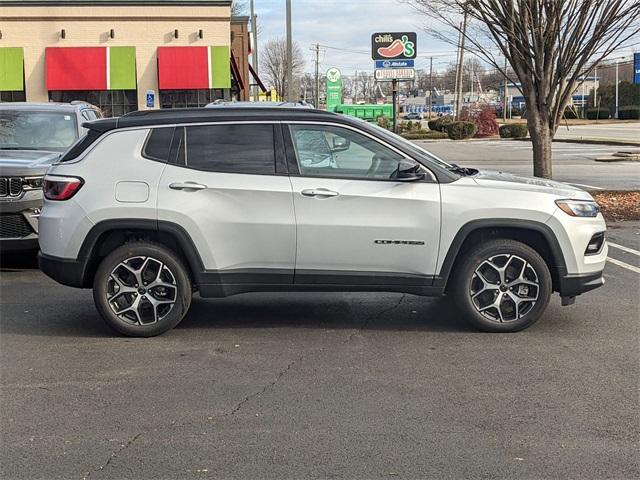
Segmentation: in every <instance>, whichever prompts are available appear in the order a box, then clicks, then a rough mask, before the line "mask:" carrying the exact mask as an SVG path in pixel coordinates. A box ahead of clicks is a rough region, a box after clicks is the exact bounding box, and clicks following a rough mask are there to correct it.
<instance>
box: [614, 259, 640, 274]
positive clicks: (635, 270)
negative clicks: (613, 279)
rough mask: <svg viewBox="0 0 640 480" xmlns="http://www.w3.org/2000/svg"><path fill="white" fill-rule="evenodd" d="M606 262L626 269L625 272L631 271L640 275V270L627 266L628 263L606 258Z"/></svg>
mask: <svg viewBox="0 0 640 480" xmlns="http://www.w3.org/2000/svg"><path fill="white" fill-rule="evenodd" d="M607 262H609V263H613V264H614V265H618V266H619V267H622V268H626V269H627V270H631V271H632V272H636V273H640V268H638V267H634V266H633V265H629V264H628V263H624V262H621V261H620V260H616V259H615V258H611V257H607Z"/></svg>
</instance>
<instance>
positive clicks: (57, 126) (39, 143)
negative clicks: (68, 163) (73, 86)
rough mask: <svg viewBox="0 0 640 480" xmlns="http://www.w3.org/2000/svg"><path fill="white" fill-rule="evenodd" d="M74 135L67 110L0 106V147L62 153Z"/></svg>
mask: <svg viewBox="0 0 640 480" xmlns="http://www.w3.org/2000/svg"><path fill="white" fill-rule="evenodd" d="M76 138H78V130H77V127H76V122H75V118H74V116H73V114H71V113H59V112H45V111H36V110H9V109H0V150H46V151H51V152H63V151H65V150H66V149H67V148H68V147H69V145H71V144H72V143H73V142H75V140H76Z"/></svg>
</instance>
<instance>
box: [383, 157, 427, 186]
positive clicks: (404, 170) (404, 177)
mask: <svg viewBox="0 0 640 480" xmlns="http://www.w3.org/2000/svg"><path fill="white" fill-rule="evenodd" d="M424 177H425V173H424V170H423V169H422V165H420V164H419V163H418V162H416V161H415V160H409V159H406V160H402V161H400V163H398V168H397V169H396V171H395V172H393V173H392V174H391V178H392V179H393V180H397V181H399V182H415V181H416V180H422V179H424Z"/></svg>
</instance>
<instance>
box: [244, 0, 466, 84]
mask: <svg viewBox="0 0 640 480" xmlns="http://www.w3.org/2000/svg"><path fill="white" fill-rule="evenodd" d="M254 1H255V9H256V13H257V15H258V23H259V32H260V34H261V37H260V38H259V40H258V42H259V43H258V45H260V44H264V42H266V41H267V40H268V39H271V38H277V37H282V38H284V37H285V36H286V33H285V0H254ZM291 3H292V11H293V15H292V17H293V39H294V40H295V41H296V42H298V43H299V44H300V47H301V48H302V50H303V51H304V53H305V60H306V65H305V71H307V72H311V71H313V69H314V63H313V61H314V54H313V53H312V51H311V47H312V45H313V44H315V43H320V44H321V45H326V46H328V47H335V48H340V49H346V50H350V52H345V51H341V50H336V49H334V48H322V49H321V54H320V69H321V71H326V70H327V69H329V68H330V67H338V68H339V69H340V70H341V71H342V73H343V74H347V75H351V74H353V72H354V71H355V70H356V69H358V70H363V69H365V70H373V60H371V34H372V33H374V32H403V31H410V32H417V33H418V59H417V61H416V68H425V69H428V68H429V59H428V58H427V57H428V56H429V55H446V56H439V57H437V58H435V59H434V69H435V70H437V69H442V68H444V67H445V66H446V64H448V63H449V62H451V61H453V60H455V52H454V51H453V50H454V49H453V47H451V46H450V45H448V44H446V43H443V42H439V41H436V40H434V39H433V38H431V37H429V36H428V35H427V34H425V33H424V32H423V30H422V27H423V25H424V22H425V18H424V17H423V16H421V15H419V14H418V13H417V12H416V11H415V10H414V9H413V8H411V7H410V6H409V5H406V4H403V3H401V2H399V1H398V0H292V2H291ZM247 5H248V2H247Z"/></svg>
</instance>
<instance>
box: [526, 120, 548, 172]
mask: <svg viewBox="0 0 640 480" xmlns="http://www.w3.org/2000/svg"><path fill="white" fill-rule="evenodd" d="M533 110H534V109H530V110H528V116H527V126H528V127H529V135H530V136H531V143H532V144H533V175H534V176H535V177H542V178H551V177H552V168H551V143H552V141H553V132H552V131H551V127H550V126H549V121H548V118H546V115H547V114H546V112H535V111H533Z"/></svg>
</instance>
